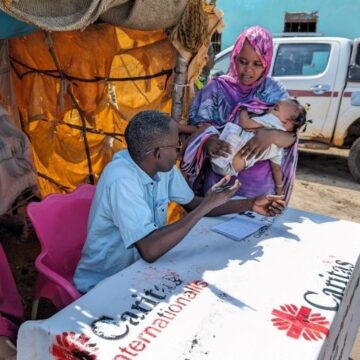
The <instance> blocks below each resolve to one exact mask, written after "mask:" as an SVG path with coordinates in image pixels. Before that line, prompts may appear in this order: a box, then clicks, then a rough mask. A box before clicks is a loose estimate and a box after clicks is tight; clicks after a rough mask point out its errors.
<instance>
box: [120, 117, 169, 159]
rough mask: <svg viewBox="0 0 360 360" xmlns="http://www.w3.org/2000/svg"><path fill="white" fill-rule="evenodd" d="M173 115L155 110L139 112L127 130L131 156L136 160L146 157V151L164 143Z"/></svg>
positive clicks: (126, 137) (126, 135)
mask: <svg viewBox="0 0 360 360" xmlns="http://www.w3.org/2000/svg"><path fill="white" fill-rule="evenodd" d="M170 123H171V117H170V116H169V115H167V114H165V113H162V112H160V111H155V110H146V111H141V112H139V113H137V114H136V115H135V116H134V117H133V118H132V119H131V121H130V123H129V125H128V126H127V128H126V130H125V140H126V142H127V146H128V151H129V154H130V156H131V157H132V158H133V160H135V161H141V160H143V159H144V157H145V155H146V153H148V152H149V151H151V150H152V149H155V148H156V147H157V146H160V145H161V144H162V143H164V138H165V137H166V136H168V135H169V133H170Z"/></svg>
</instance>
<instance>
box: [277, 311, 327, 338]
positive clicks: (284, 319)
mask: <svg viewBox="0 0 360 360" xmlns="http://www.w3.org/2000/svg"><path fill="white" fill-rule="evenodd" d="M280 309H281V310H276V309H274V310H273V311H272V312H271V314H272V315H274V316H275V317H274V318H273V319H271V321H272V323H273V325H274V326H275V327H277V328H278V329H279V330H284V331H286V335H287V336H289V337H291V338H293V339H299V338H300V336H302V337H303V338H304V339H305V340H308V341H318V340H322V339H323V338H325V337H326V336H327V335H328V334H329V329H328V325H329V321H327V320H326V318H325V317H324V316H322V315H321V314H320V313H311V312H312V309H310V308H308V307H306V306H301V307H300V309H299V308H298V307H297V306H295V305H292V304H290V305H282V306H280Z"/></svg>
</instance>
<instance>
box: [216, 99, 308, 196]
mask: <svg viewBox="0 0 360 360" xmlns="http://www.w3.org/2000/svg"><path fill="white" fill-rule="evenodd" d="M238 114H239V117H238V122H239V125H236V124H234V123H230V122H229V123H227V124H226V126H225V127H224V130H223V131H222V133H221V134H220V137H219V139H221V140H224V141H226V142H228V143H229V144H230V145H231V147H232V153H231V154H229V155H228V156H227V157H218V158H214V159H211V166H212V169H213V171H214V172H215V173H217V174H219V175H231V176H233V175H237V173H238V172H239V171H241V170H243V169H247V168H249V167H251V166H253V165H254V164H255V163H256V162H257V161H260V160H270V164H271V171H272V174H273V178H274V182H275V187H276V194H282V192H283V184H282V171H281V162H282V158H283V149H282V148H279V147H277V146H276V145H274V144H272V145H271V146H270V147H269V148H267V149H266V150H265V151H264V152H263V153H262V154H261V155H260V156H259V157H257V158H255V157H251V158H245V157H244V156H243V155H241V153H240V150H241V149H242V147H243V146H244V145H245V144H246V143H247V142H248V141H249V140H250V139H251V138H252V137H253V136H254V132H255V131H256V130H257V129H260V128H269V129H277V130H283V131H289V132H293V133H294V134H296V132H297V130H298V129H299V128H300V127H301V126H302V125H304V123H305V121H306V111H305V108H304V107H303V106H302V105H300V103H299V102H298V101H297V100H296V99H293V98H289V99H283V100H280V101H278V102H277V103H276V104H275V105H274V106H273V107H271V108H270V109H269V110H268V111H267V112H266V113H265V114H264V115H261V116H254V117H250V116H249V114H248V112H247V110H245V109H242V108H240V111H239V113H238Z"/></svg>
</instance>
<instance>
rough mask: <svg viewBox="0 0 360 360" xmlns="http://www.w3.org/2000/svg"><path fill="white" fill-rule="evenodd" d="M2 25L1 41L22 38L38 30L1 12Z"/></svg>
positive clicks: (0, 29) (0, 22)
mask: <svg viewBox="0 0 360 360" xmlns="http://www.w3.org/2000/svg"><path fill="white" fill-rule="evenodd" d="M0 24H1V27H0V39H8V38H13V37H16V36H22V35H26V34H29V33H32V32H34V31H36V30H37V28H36V27H35V26H33V25H29V24H26V23H24V22H22V21H20V20H17V19H15V18H13V17H11V16H9V15H8V14H5V13H4V12H2V11H0Z"/></svg>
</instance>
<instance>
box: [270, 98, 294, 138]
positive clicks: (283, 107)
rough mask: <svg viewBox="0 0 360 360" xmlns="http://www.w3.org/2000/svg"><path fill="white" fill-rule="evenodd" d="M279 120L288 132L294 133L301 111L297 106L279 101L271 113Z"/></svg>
mask: <svg viewBox="0 0 360 360" xmlns="http://www.w3.org/2000/svg"><path fill="white" fill-rule="evenodd" d="M271 112H272V113H273V114H274V115H275V116H277V117H278V118H279V120H280V121H281V123H282V124H283V126H284V129H285V130H286V131H293V130H294V126H295V121H296V119H297V117H298V116H299V115H300V109H299V107H298V106H297V105H296V104H293V103H291V102H288V101H279V102H278V103H277V104H276V105H275V106H274V107H273V109H272V111H271Z"/></svg>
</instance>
